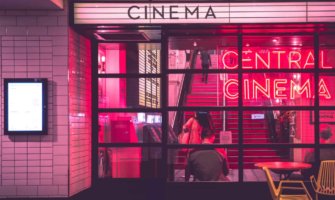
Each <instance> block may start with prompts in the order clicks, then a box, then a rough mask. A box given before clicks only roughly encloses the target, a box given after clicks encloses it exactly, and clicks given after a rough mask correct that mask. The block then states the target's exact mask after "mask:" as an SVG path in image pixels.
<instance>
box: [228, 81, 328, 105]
mask: <svg viewBox="0 0 335 200" xmlns="http://www.w3.org/2000/svg"><path fill="white" fill-rule="evenodd" d="M250 83H252V87H250ZM234 86H235V87H236V88H232V87H234ZM237 87H238V80H237V79H228V80H227V81H226V82H225V84H224V91H225V94H224V95H225V97H226V98H228V99H236V98H238V95H239V93H238V91H237ZM319 87H320V89H319V96H320V97H324V98H325V99H330V98H331V97H332V96H331V94H330V92H329V89H328V88H329V87H328V85H327V83H326V82H325V81H324V79H322V78H321V79H320V81H319ZM233 91H234V92H233ZM243 91H244V99H245V100H248V99H259V98H273V99H291V100H293V99H296V98H302V97H305V98H306V99H311V98H313V96H312V87H311V80H310V79H309V78H307V79H305V80H304V81H301V82H300V83H296V82H295V81H294V80H289V79H285V78H283V79H270V78H266V79H264V82H263V83H261V82H260V81H256V79H244V80H243ZM271 94H272V96H271Z"/></svg>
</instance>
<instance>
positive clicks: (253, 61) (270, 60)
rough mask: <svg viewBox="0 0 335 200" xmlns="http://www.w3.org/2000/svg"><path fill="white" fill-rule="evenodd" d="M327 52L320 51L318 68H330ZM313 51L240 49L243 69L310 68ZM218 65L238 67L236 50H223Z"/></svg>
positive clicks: (312, 66) (227, 67)
mask: <svg viewBox="0 0 335 200" xmlns="http://www.w3.org/2000/svg"><path fill="white" fill-rule="evenodd" d="M327 59H328V58H327V54H326V53H325V52H324V51H320V68H323V69H332V68H334V67H333V66H331V65H327V64H326V63H325V61H326V60H327ZM314 61H315V57H314V52H313V50H311V49H299V48H285V49H281V50H278V49H276V48H270V49H264V48H258V47H255V48H250V47H248V49H246V50H244V51H242V68H243V69H284V68H286V69H312V68H314ZM219 67H221V68H223V69H237V68H238V53H237V50H236V49H234V50H224V52H223V54H222V56H221V58H220V59H219Z"/></svg>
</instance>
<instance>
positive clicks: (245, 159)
mask: <svg viewBox="0 0 335 200" xmlns="http://www.w3.org/2000/svg"><path fill="white" fill-rule="evenodd" d="M65 10H66V12H68V13H67V14H64V13H65V12H64V13H63V14H62V18H61V19H64V16H65V17H67V18H68V20H69V22H68V24H67V23H66V25H64V24H65V22H64V24H61V26H62V28H63V29H61V30H62V31H64V32H66V34H65V35H61V39H62V40H60V36H59V35H57V34H58V33H59V34H61V33H60V31H59V29H58V28H57V27H54V28H53V29H50V28H48V29H47V32H46V33H47V34H49V35H51V36H48V37H44V36H39V37H38V38H37V37H36V38H35V37H31V36H30V35H29V34H28V33H27V36H25V37H26V38H23V39H24V40H27V41H29V40H33V41H35V40H37V39H38V41H39V42H40V43H39V44H40V46H39V50H38V51H41V53H40V54H41V55H42V54H43V55H44V54H48V53H49V54H50V55H46V56H49V57H50V59H51V58H52V59H51V60H52V61H54V63H52V65H51V66H50V70H51V71H45V70H47V69H45V68H42V67H41V66H42V61H40V62H41V64H40V65H41V66H39V68H38V70H37V69H36V70H37V71H38V73H39V74H37V75H38V76H39V77H40V78H45V77H46V76H47V78H49V84H50V80H55V81H53V82H54V83H53V84H51V85H52V88H54V89H52V88H51V89H49V90H50V91H51V92H50V93H52V94H49V104H50V105H49V118H50V116H51V118H50V119H53V118H52V116H54V118H55V119H57V120H49V135H47V136H42V137H41V138H40V137H31V136H24V137H26V138H23V137H21V138H19V139H17V137H9V139H10V140H11V141H7V138H5V136H4V137H2V141H1V142H2V143H3V144H4V146H5V145H7V146H10V145H12V144H14V143H15V145H17V146H20V145H18V143H17V142H16V141H21V140H24V141H25V142H27V147H30V146H31V145H35V144H41V145H40V146H41V147H48V148H50V149H52V152H51V153H52V158H50V160H52V159H53V160H52V161H50V163H47V165H48V166H47V167H48V168H47V167H45V166H42V165H43V163H44V162H43V161H42V160H43V159H42V157H43V158H44V157H45V156H44V154H43V156H42V152H41V153H38V155H41V156H40V157H39V158H38V159H40V161H39V162H41V167H40V166H37V168H38V170H40V171H41V173H40V174H41V176H42V175H43V174H44V175H45V176H47V175H46V172H45V171H43V170H47V171H48V173H49V172H52V174H53V177H51V178H50V181H51V182H52V184H53V185H52V187H53V189H54V190H55V191H57V192H58V193H57V192H54V193H52V191H53V190H48V191H47V192H45V193H43V191H44V190H43V187H47V188H49V186H48V184H49V183H50V182H48V183H47V182H43V179H42V177H41V178H40V177H38V178H36V180H37V182H35V183H31V184H35V185H37V186H36V191H37V192H36V194H35V193H34V194H31V195H30V196H72V195H74V194H76V193H78V192H80V191H82V190H84V189H86V188H90V187H94V186H98V187H100V186H101V185H104V186H103V187H105V188H107V189H108V188H110V189H113V191H116V189H115V188H121V189H120V193H121V192H122V186H123V184H124V183H130V184H133V185H135V186H134V188H135V187H137V186H138V187H144V186H145V185H146V184H148V185H150V184H151V185H150V187H151V186H156V187H157V188H159V189H162V188H165V189H166V188H169V187H170V188H174V189H175V190H174V191H175V195H176V196H178V195H179V194H177V193H178V192H176V191H178V187H181V188H188V189H190V190H189V191H190V192H191V191H192V190H193V189H194V190H195V188H206V187H207V188H208V187H210V188H211V189H213V188H217V190H218V191H219V190H220V188H223V187H225V188H232V189H234V188H235V189H236V188H238V187H245V186H246V185H248V186H250V185H251V184H253V185H257V184H262V186H264V187H266V186H265V184H264V183H265V182H266V178H265V174H264V172H263V171H262V169H260V168H258V167H257V166H256V164H257V163H261V162H276V161H286V162H308V163H318V162H319V161H320V160H326V159H335V152H334V151H335V149H334V147H333V145H334V143H335V136H334V134H335V125H334V124H335V82H334V78H335V72H334V68H335V39H334V34H335V24H334V22H335V17H334V16H335V2H331V1H325V2H318V1H314V2H313V1H297V2H290V1H281V2H277V1H276V2H271V1H259V2H253V1H252V2H251V1H238V2H237V1H232V0H231V1H213V2H212V1H184V2H179V1H168V2H167V1H161V0H150V1H149V0H148V1H146V0H139V1H129V2H124V1H118V2H115V1H101V2H96V1H88V0H85V1H82V0H80V1H79V0H78V1H76V0H73V1H69V2H68V8H66V9H65ZM53 15H55V14H53ZM38 19H39V18H38ZM59 19H60V17H59V18H58V23H60V22H59V21H60V20H59ZM40 21H41V23H42V22H43V21H42V19H41V20H40ZM49 21H50V20H49ZM38 22H39V21H38ZM42 25H43V23H42ZM33 28H34V27H33V26H32V27H31V28H30V29H31V30H33ZM30 29H29V30H30ZM49 29H50V31H49ZM6 30H7V29H6ZM41 30H42V33H43V29H41ZM0 31H1V30H0ZM58 31H59V32H58ZM28 32H29V31H28ZM0 33H1V32H0ZM29 33H32V31H30V32H29ZM53 34H55V36H54V35H53ZM0 36H1V34H0ZM23 39H22V37H21V38H19V37H14V36H13V37H11V36H10V37H8V36H3V37H2V50H3V53H2V54H1V55H2V57H0V58H1V59H2V65H1V70H2V71H1V72H2V75H1V78H16V77H10V76H14V75H15V76H16V74H18V70H16V69H15V70H14V71H15V74H14V75H12V74H11V73H12V72H11V73H7V71H8V69H7V68H6V64H5V61H3V60H9V59H8V58H6V55H5V54H6V52H5V51H6V49H7V50H8V48H9V47H8V45H9V46H10V44H11V43H10V42H8V41H7V40H13V41H14V42H13V45H14V44H16V43H15V41H16V40H23ZM49 40H50V41H49ZM65 41H66V42H65ZM48 42H49V43H50V45H49V46H47V48H46V47H45V46H44V45H48V44H49V43H48ZM26 44H27V45H26V48H27V49H29V45H28V44H32V45H33V42H26ZM6 45H7V46H6ZM33 46H34V45H33ZM49 47H50V48H51V50H49V49H48V48H49ZM42 49H44V50H47V52H46V53H45V52H42ZM36 50H37V49H36ZM65 51H68V53H67V54H63V52H65ZM27 52H28V51H27ZM27 54H28V53H27ZM54 56H55V58H54ZM25 59H26V60H27V64H29V62H30V61H29V60H30V58H29V56H27V58H25ZM43 59H44V58H43ZM43 59H42V58H41V60H43ZM13 60H15V59H14V57H13ZM46 60H47V58H46ZM13 62H14V61H13ZM58 65H59V66H61V65H64V66H65V67H64V66H62V68H61V67H59V68H57V67H58ZM27 69H28V70H27V76H28V77H31V76H37V75H36V73H33V72H34V69H32V67H28V68H27ZM6 70H7V71H6ZM31 71H33V72H31ZM6 73H7V74H6ZM13 73H14V72H13ZM20 75H22V76H24V77H25V74H20ZM18 77H19V76H18ZM25 78H27V77H25ZM65 83H66V84H65ZM59 85H60V86H63V87H61V88H62V89H59ZM52 91H53V92H52ZM50 95H51V96H52V97H51V96H50ZM50 113H51V114H50ZM195 114H197V116H204V120H205V121H206V124H202V123H200V125H201V128H200V129H198V131H199V134H200V136H201V137H199V138H197V139H194V141H195V140H197V142H191V144H189V143H183V144H181V143H180V141H178V136H179V135H180V134H181V133H182V132H186V129H187V128H188V129H192V128H191V127H188V125H187V124H188V122H189V120H190V119H192V117H194V116H195ZM198 119H199V120H200V118H198ZM204 130H206V131H207V132H205V131H204ZM209 132H210V133H211V135H214V139H213V142H205V143H203V142H201V141H202V139H203V138H204V137H205V136H204V135H206V133H209ZM51 133H54V136H50V134H51ZM26 140H27V141H26ZM190 140H191V139H190ZM192 140H193V139H192ZM45 141H46V142H49V143H50V146H51V145H52V148H51V147H49V146H47V145H48V144H49V143H48V144H46V143H44V142H45ZM35 142H37V143H35ZM57 142H59V144H58V143H57ZM32 143H34V144H32ZM56 143H57V144H56ZM14 147H15V148H16V146H14ZM65 147H66V150H64V148H65ZM8 149H9V148H8ZM27 149H28V150H27V152H25V153H27V160H28V167H27V169H29V163H30V162H29V159H30V157H29V156H28V155H29V154H30V153H29V149H30V148H27ZM195 149H197V150H198V149H201V150H204V151H206V150H208V151H209V150H213V149H215V150H216V151H218V152H221V154H222V155H223V156H224V159H225V160H226V162H227V163H228V164H229V171H228V174H227V175H225V177H224V178H222V179H220V180H215V181H213V180H210V181H202V182H200V183H199V182H193V180H196V179H197V177H195V175H194V174H193V175H191V176H190V177H189V178H188V174H187V173H186V170H185V169H186V168H187V162H188V159H189V158H188V157H189V155H190V151H194V150H195ZM47 150H48V149H47ZM62 150H63V151H62ZM7 151H8V152H9V151H10V152H9V153H11V154H15V152H16V150H15V152H14V151H13V152H14V153H13V152H12V151H11V150H6V151H3V152H5V153H4V154H3V155H4V156H3V157H5V156H6V155H7V154H6V153H7ZM50 151H51V150H50ZM58 152H59V153H60V155H58V154H57V153H58ZM51 153H50V155H51ZM36 154H37V153H36ZM6 158H8V159H11V158H9V156H7V157H6ZM55 159H56V160H55ZM2 160H3V158H2ZM65 161H66V162H65ZM10 162H12V161H10ZM6 163H7V164H6ZM8 163H9V161H8V162H2V164H1V166H2V167H3V168H2V174H5V169H6V170H7V168H8V170H10V169H9V167H11V166H12V164H10V165H8ZM13 163H14V164H13V166H14V167H15V163H16V161H13ZM35 164H36V163H35ZM35 164H34V165H35ZM44 164H45V163H44ZM208 165H210V163H208ZM43 167H45V168H43ZM14 169H15V170H16V168H14ZM20 170H21V168H20ZM36 170H37V169H36ZM60 171H62V174H60ZM29 172H30V171H29V170H28V171H27V175H24V176H25V177H24V179H25V180H26V182H24V184H27V185H28V186H29V185H31V184H30V181H29V178H28V177H29V176H30V175H29ZM18 173H19V172H17V171H15V172H12V174H13V177H14V178H13V182H12V181H11V180H12V179H9V178H8V179H6V178H2V182H1V184H2V186H6V187H7V185H8V184H9V185H10V184H12V185H13V184H14V185H15V189H13V190H16V191H18V189H16V185H17V184H19V182H16V179H15V177H16V175H15V174H18ZM20 173H21V172H20ZM24 173H25V172H24ZM38 173H39V172H38ZM310 173H312V172H311V170H309V171H308V170H306V171H296V172H294V175H296V176H299V177H301V178H303V179H305V178H308V177H309V175H310ZM22 174H23V172H22ZM44 175H43V176H44ZM58 176H59V177H62V178H63V179H62V180H63V182H62V183H59V182H58V181H57V180H60V179H57V177H58ZM4 177H5V176H4ZM7 177H8V176H7ZM54 177H56V178H54ZM186 179H188V180H186ZM275 179H277V180H278V179H279V176H278V177H276V176H275ZM31 180H32V179H31ZM33 180H35V179H33ZM40 180H42V181H40ZM55 180H56V181H55ZM143 183H145V184H143ZM44 184H45V185H47V186H44ZM50 184H51V183H50ZM50 184H49V185H50ZM141 184H143V185H141ZM155 184H158V185H155ZM35 185H34V186H33V187H35ZM40 185H43V187H40ZM108 185H112V186H114V188H112V187H108ZM121 185H122V186H121ZM115 186H116V187H115ZM126 187H127V186H125V188H126ZM176 188H177V189H176ZM0 189H1V188H0ZM50 191H51V192H50ZM61 191H63V192H61ZM148 191H150V190H149V189H148ZM158 191H160V190H158ZM49 192H50V195H49ZM165 192H166V191H165ZM183 192H185V191H183ZM186 192H187V191H186ZM157 193H159V192H157ZM185 194H186V193H185ZM5 195H6V194H5ZM159 195H163V193H160V194H158V196H159ZM8 196H11V197H13V196H14V197H15V196H24V194H20V195H19V194H18V192H16V193H15V192H13V193H11V194H8V195H7V197H8ZM185 196H186V197H187V195H185ZM174 197H175V196H174V195H170V198H171V199H172V198H174Z"/></svg>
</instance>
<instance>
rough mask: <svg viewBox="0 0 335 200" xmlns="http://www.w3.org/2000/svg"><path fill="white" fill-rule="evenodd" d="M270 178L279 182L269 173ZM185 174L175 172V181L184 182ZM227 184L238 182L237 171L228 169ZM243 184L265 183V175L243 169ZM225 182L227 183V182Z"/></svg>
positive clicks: (253, 170) (260, 171) (276, 176)
mask: <svg viewBox="0 0 335 200" xmlns="http://www.w3.org/2000/svg"><path fill="white" fill-rule="evenodd" d="M299 174H300V173H299V172H296V173H295V175H299ZM271 175H272V178H273V180H274V181H278V180H279V175H278V174H276V173H273V172H271ZM184 178H185V173H184V170H175V181H176V182H184V180H185V179H184ZM227 178H228V181H229V182H238V170H237V169H230V171H229V175H228V176H227ZM243 178H244V182H266V178H265V174H264V172H263V170H261V169H244V170H243ZM228 181H227V182H228Z"/></svg>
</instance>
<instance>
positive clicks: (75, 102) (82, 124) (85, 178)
mask: <svg viewBox="0 0 335 200" xmlns="http://www.w3.org/2000/svg"><path fill="white" fill-rule="evenodd" d="M90 49H91V44H90V41H89V40H88V39H86V38H85V37H83V36H81V35H78V34H77V33H76V32H74V31H73V30H71V29H70V30H69V52H70V56H69V104H70V107H69V109H70V113H69V114H70V115H69V124H70V151H69V156H70V169H69V171H70V174H69V176H70V178H69V179H70V189H69V191H70V195H73V194H76V193H78V192H80V191H82V190H84V189H87V188H89V187H90V186H91V173H92V166H91V163H92V158H91V152H92V149H91V144H92V138H91V135H92V133H91V124H92V122H91V118H92V113H91V51H90Z"/></svg>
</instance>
